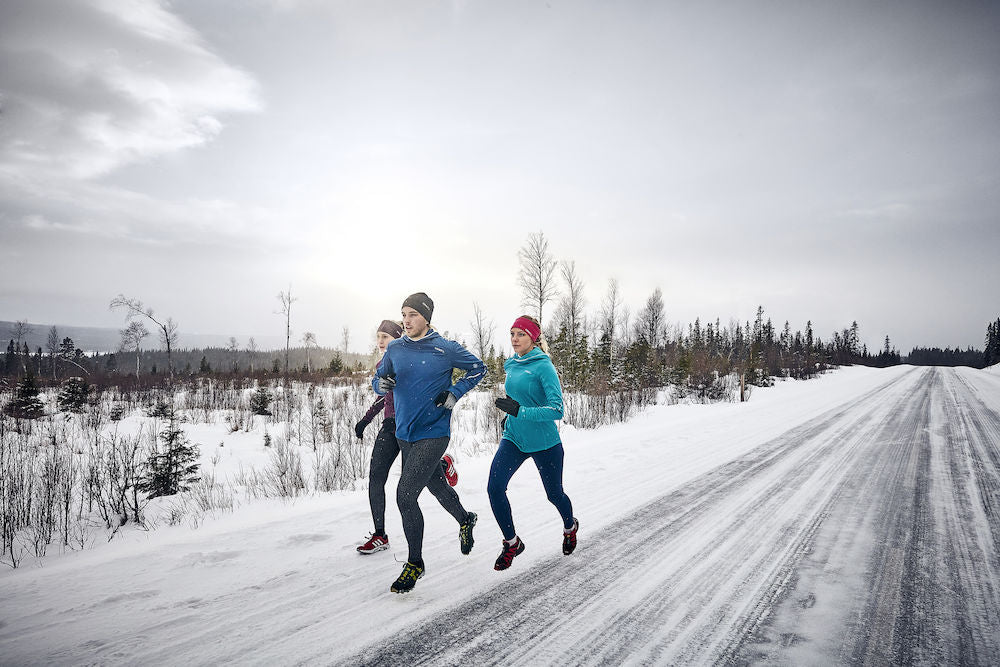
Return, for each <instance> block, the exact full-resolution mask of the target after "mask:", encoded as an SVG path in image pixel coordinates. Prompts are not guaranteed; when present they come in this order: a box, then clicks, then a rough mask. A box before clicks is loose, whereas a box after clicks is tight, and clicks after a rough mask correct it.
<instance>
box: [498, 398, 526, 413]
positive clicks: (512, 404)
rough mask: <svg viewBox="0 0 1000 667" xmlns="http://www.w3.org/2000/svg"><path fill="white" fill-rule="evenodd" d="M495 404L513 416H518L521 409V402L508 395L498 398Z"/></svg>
mask: <svg viewBox="0 0 1000 667" xmlns="http://www.w3.org/2000/svg"><path fill="white" fill-rule="evenodd" d="M494 404H495V405H496V406H497V407H498V408H500V409H501V410H503V411H504V412H506V413H507V414H509V415H510V416H511V417H516V416H517V413H518V412H519V411H520V410H521V404H520V403H518V402H517V401H515V400H514V399H513V398H510V397H508V396H504V397H502V398H498V399H497V400H496V401H494Z"/></svg>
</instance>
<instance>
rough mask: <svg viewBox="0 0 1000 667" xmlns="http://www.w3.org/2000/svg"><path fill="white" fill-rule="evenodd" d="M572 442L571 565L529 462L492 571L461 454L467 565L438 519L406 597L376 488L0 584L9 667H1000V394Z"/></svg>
mask: <svg viewBox="0 0 1000 667" xmlns="http://www.w3.org/2000/svg"><path fill="white" fill-rule="evenodd" d="M564 439H565V441H566V443H567V445H566V448H567V473H566V488H567V491H568V493H569V494H570V495H571V497H572V498H573V500H574V503H575V507H576V513H577V515H578V516H579V517H580V519H581V530H580V546H579V548H578V549H577V551H576V553H575V554H574V555H573V556H571V557H564V556H562V555H561V553H560V551H559V543H560V538H559V535H560V527H559V525H558V519H557V518H556V517H555V515H554V510H552V508H551V506H550V505H548V503H547V502H546V500H545V497H544V493H543V492H542V491H541V488H540V487H541V485H540V484H539V482H538V479H537V476H536V475H535V474H534V472H533V471H532V470H530V466H529V467H527V468H526V469H525V470H524V471H522V472H521V473H519V474H518V476H516V477H515V478H514V480H513V481H512V483H511V486H510V495H511V499H512V504H513V506H514V511H515V520H516V521H517V522H518V531H519V534H520V535H521V536H522V538H523V539H524V541H525V543H526V545H527V550H526V551H525V553H524V554H523V555H522V556H519V557H518V558H517V559H516V560H515V562H514V566H513V567H512V568H511V569H510V570H508V571H506V572H503V573H497V572H494V571H493V570H492V562H493V559H494V558H495V557H496V555H497V553H498V547H499V539H500V537H499V531H498V529H497V528H496V525H495V523H494V522H493V521H492V518H491V517H490V516H489V505H488V501H487V500H486V496H485V489H484V488H483V487H484V486H485V479H486V471H487V470H488V466H489V459H488V458H485V457H484V458H482V459H467V460H465V461H462V462H461V466H460V470H461V475H462V477H461V483H460V485H459V491H460V493H461V495H462V498H463V501H464V502H465V503H466V505H467V506H468V507H470V509H476V510H478V511H479V513H480V517H481V519H480V524H479V527H477V534H476V538H477V544H476V548H475V550H474V551H473V554H472V555H471V556H469V557H463V556H461V555H460V554H459V553H458V544H457V539H456V530H455V528H456V526H455V524H454V522H453V520H451V519H450V517H448V516H447V515H446V514H445V513H444V512H443V511H441V510H440V509H439V508H437V507H436V506H435V505H434V503H433V500H432V499H425V500H423V501H422V505H423V507H424V510H425V515H426V516H427V540H426V544H425V560H426V561H427V564H428V572H427V576H425V577H424V578H423V579H422V580H421V581H420V582H419V583H418V585H417V589H416V590H415V591H414V592H413V593H411V594H409V595H406V596H397V595H392V594H390V593H388V592H387V589H388V584H389V583H390V582H391V581H392V580H393V579H394V578H395V576H396V575H397V574H398V572H399V569H400V567H401V564H400V563H399V562H397V560H402V559H403V558H404V557H405V543H404V542H403V541H402V539H401V531H400V530H399V524H398V518H396V519H393V518H392V516H391V515H392V514H393V513H392V511H391V510H390V522H389V525H388V529H389V533H390V538H391V539H393V538H394V536H396V537H395V539H394V542H393V546H394V551H393V552H383V553H381V554H376V555H374V556H370V557H361V556H358V555H357V554H355V553H354V551H353V549H354V544H355V543H356V541H357V538H360V537H361V536H362V535H363V532H364V530H365V528H366V527H367V523H368V520H369V519H368V516H367V503H366V501H365V495H364V493H363V491H361V492H352V493H344V494H340V495H334V496H323V497H317V498H309V499H302V500H299V501H297V502H296V504H295V505H291V506H289V505H284V504H277V505H264V506H261V507H260V508H258V510H259V511H258V513H257V514H256V515H254V513H253V512H252V511H249V508H247V507H243V508H241V509H240V510H239V511H238V512H237V513H236V514H234V515H230V516H226V517H222V518H220V519H218V520H217V521H215V522H212V523H209V524H206V525H205V526H203V527H202V528H200V529H198V530H196V531H190V530H188V529H185V528H177V529H169V530H158V531H156V533H154V534H151V535H150V537H149V538H148V540H147V541H138V540H135V539H132V541H131V542H127V543H124V544H111V545H106V546H104V547H101V548H100V549H94V550H91V551H86V552H82V553H77V554H70V555H67V556H62V557H58V558H55V559H51V560H50V562H47V563H46V564H45V566H44V567H43V568H41V569H27V570H18V571H14V572H9V573H6V574H3V575H0V595H2V599H3V605H2V608H0V664H4V665H6V664H17V665H20V664H144V665H149V664H186V665H194V664H220V663H230V664H310V665H312V664H317V665H320V664H505V665H506V664H567V663H568V664H617V663H630V664H685V663H695V664H706V663H707V664H711V663H724V664H746V663H766V664H886V663H893V664H910V663H922V664H983V665H987V664H1000V611H998V610H1000V562H998V546H1000V375H997V374H991V373H988V372H983V371H974V370H970V369H938V368H933V369H928V368H911V367H898V368H894V369H887V370H883V371H879V370H874V369H845V370H842V371H838V372H837V373H834V374H831V375H830V376H828V377H824V378H821V379H819V380H815V381H811V382H807V383H794V382H788V383H780V384H779V386H778V387H776V388H774V389H771V390H767V391H764V392H760V393H759V394H755V395H754V397H753V400H752V401H751V402H750V403H747V404H743V405H715V406H671V407H665V406H661V407H657V408H654V409H653V410H651V411H650V412H648V413H646V414H644V415H641V416H640V417H638V418H636V419H634V420H633V421H632V422H630V423H628V424H624V425H619V426H616V427H613V428H604V429H599V430H598V431H594V432H579V431H572V430H571V429H568V430H567V431H566V432H565V434H564ZM391 486H392V482H390V487H391ZM393 555H395V556H396V559H394V558H393V557H392V556H393Z"/></svg>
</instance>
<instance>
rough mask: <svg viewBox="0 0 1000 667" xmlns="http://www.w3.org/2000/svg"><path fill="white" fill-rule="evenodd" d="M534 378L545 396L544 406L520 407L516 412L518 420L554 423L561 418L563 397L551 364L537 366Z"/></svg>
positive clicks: (554, 369)
mask: <svg viewBox="0 0 1000 667" xmlns="http://www.w3.org/2000/svg"><path fill="white" fill-rule="evenodd" d="M535 377H536V378H538V382H539V384H540V385H541V387H542V393H543V394H544V395H545V402H544V404H542V405H540V406H538V407H529V406H525V405H522V406H521V408H520V409H519V410H518V412H517V418H518V419H524V420H525V421H531V422H543V421H555V420H559V419H562V418H563V396H562V386H561V385H560V384H559V375H558V374H556V368H555V366H553V365H552V363H551V362H550V363H547V364H544V365H541V364H538V369H537V371H536V374H535Z"/></svg>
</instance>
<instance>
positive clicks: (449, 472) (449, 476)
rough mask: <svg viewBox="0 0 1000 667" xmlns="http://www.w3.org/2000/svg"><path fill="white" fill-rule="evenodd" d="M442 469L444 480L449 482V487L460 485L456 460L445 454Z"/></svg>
mask: <svg viewBox="0 0 1000 667" xmlns="http://www.w3.org/2000/svg"><path fill="white" fill-rule="evenodd" d="M441 468H443V469H444V478H445V479H446V480H448V485H449V486H455V485H456V484H458V470H456V469H455V459H453V458H451V454H445V455H444V456H443V457H442V458H441Z"/></svg>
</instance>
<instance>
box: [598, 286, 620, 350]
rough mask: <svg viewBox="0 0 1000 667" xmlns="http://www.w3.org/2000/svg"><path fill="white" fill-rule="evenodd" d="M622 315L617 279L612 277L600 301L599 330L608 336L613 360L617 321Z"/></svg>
mask: <svg viewBox="0 0 1000 667" xmlns="http://www.w3.org/2000/svg"><path fill="white" fill-rule="evenodd" d="M621 317H622V297H621V293H620V292H619V290H618V281H617V280H616V279H614V278H611V279H610V280H608V291H607V293H606V294H605V295H604V300H603V301H602V302H601V332H602V334H604V335H607V337H608V344H609V352H610V355H611V356H610V358H609V361H610V362H611V363H612V364H614V361H615V334H616V333H617V330H618V323H619V322H620V320H621Z"/></svg>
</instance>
